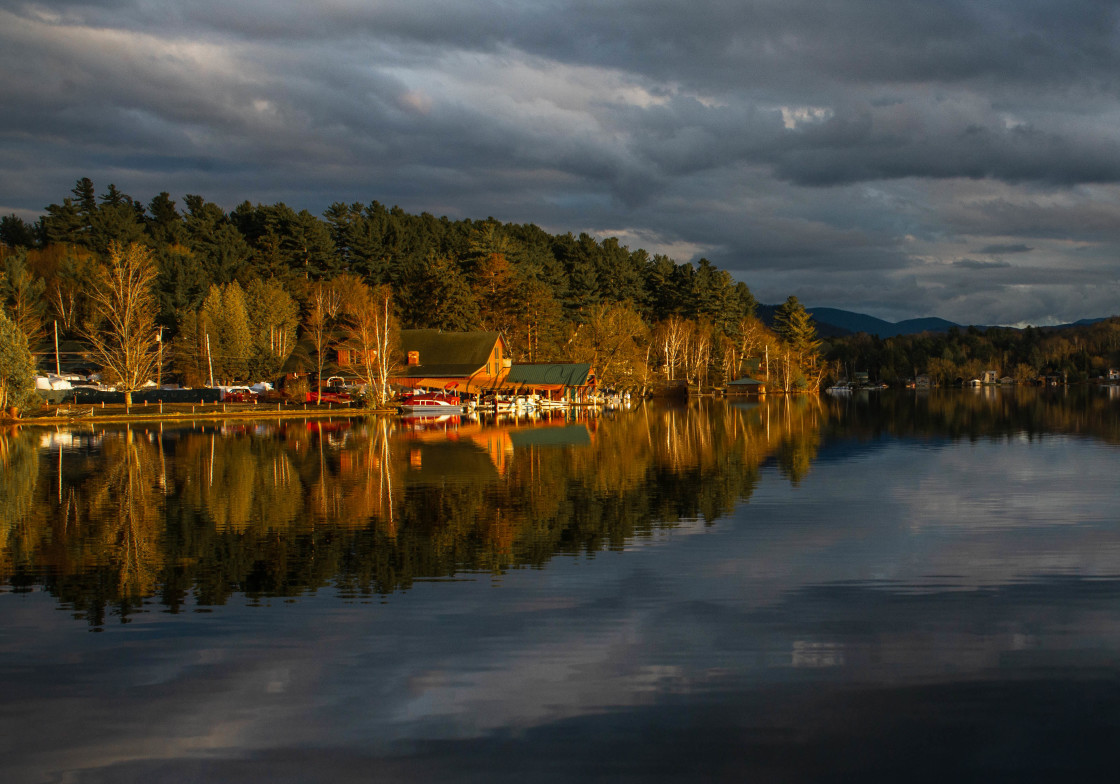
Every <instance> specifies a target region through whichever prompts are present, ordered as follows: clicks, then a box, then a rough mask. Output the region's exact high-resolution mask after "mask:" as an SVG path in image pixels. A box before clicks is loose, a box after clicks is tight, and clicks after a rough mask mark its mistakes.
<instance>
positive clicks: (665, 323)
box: [0, 178, 824, 391]
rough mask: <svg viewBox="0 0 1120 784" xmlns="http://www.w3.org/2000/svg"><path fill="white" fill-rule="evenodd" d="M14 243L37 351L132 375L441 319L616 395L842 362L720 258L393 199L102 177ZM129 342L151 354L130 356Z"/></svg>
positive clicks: (11, 297) (290, 360) (11, 309)
mask: <svg viewBox="0 0 1120 784" xmlns="http://www.w3.org/2000/svg"><path fill="white" fill-rule="evenodd" d="M0 242H2V246H0V254H2V256H3V268H2V277H0V287H2V292H0V293H2V295H3V300H4V304H5V308H4V310H5V316H6V318H7V319H8V320H10V321H11V322H12V323H13V324H15V325H16V326H17V328H18V331H19V332H20V333H22V334H23V335H24V336H25V337H26V339H27V345H28V349H29V350H30V351H31V353H32V354H34V355H37V356H39V357H46V356H49V355H50V354H51V353H52V350H53V346H52V343H51V341H52V339H53V338H54V332H55V330H56V329H57V332H58V335H59V337H60V339H61V340H62V341H63V342H64V343H67V344H68V345H69V346H70V347H71V348H74V347H75V344H76V346H77V350H81V351H83V352H85V354H86V355H87V356H88V357H90V359H91V361H94V362H95V363H96V364H97V365H98V366H99V367H100V368H101V369H102V370H103V371H105V373H104V375H106V376H108V377H109V378H111V379H112V380H115V381H117V382H118V383H121V384H123V385H125V386H128V385H129V383H131V382H130V381H129V379H128V376H129V374H133V375H136V374H140V375H143V374H144V373H145V372H147V373H149V375H150V376H151V377H152V378H153V379H154V378H155V376H157V375H162V376H163V378H165V379H170V378H172V377H173V378H175V379H176V380H178V381H179V382H180V383H183V384H185V385H191V386H196V385H199V384H203V383H211V381H213V382H214V383H217V382H218V381H226V382H230V381H238V382H241V381H249V380H267V379H272V378H275V377H277V376H278V375H279V374H281V373H283V372H285V371H291V370H297V369H298V370H313V371H317V374H321V373H322V372H323V371H324V369H328V368H329V365H330V362H331V360H332V357H333V349H335V348H338V347H340V346H344V345H345V346H349V347H354V348H358V349H359V351H358V352H357V354H356V355H357V356H373V355H375V354H377V353H378V352H377V351H376V349H377V348H378V347H380V348H381V352H380V355H381V356H383V357H387V356H388V355H389V354H390V353H391V351H387V350H385V349H387V348H388V349H391V345H390V343H391V338H392V335H393V334H394V331H395V330H396V329H399V328H433V327H434V328H440V329H443V330H446V331H463V330H490V331H495V332H498V333H500V334H501V335H502V337H503V338H504V340H505V341H506V344H507V346H508V349H509V352H508V355H509V356H510V357H511V358H512V359H513V360H514V361H515V362H549V361H580V362H591V363H592V365H594V367H595V368H596V371H597V375H598V379H599V381H600V383H601V384H605V385H607V386H611V387H615V388H628V389H639V390H648V389H650V388H652V387H654V386H656V385H658V384H662V383H667V382H671V383H674V384H683V385H688V386H690V387H692V388H696V389H699V388H705V387H710V386H713V385H721V384H724V383H726V382H727V381H731V380H733V379H735V378H737V377H739V376H740V375H742V374H744V373H746V372H748V371H751V370H753V371H754V372H756V373H760V374H763V375H766V376H768V377H771V378H772V379H773V383H774V384H775V385H776V386H779V387H781V388H784V389H787V390H791V391H792V390H793V389H798V388H810V387H813V386H815V385H817V384H819V382H820V378H821V377H822V375H823V372H824V365H823V363H821V362H819V360H818V357H819V351H818V350H819V346H820V344H819V342H818V341H817V339H816V335H815V330H814V329H813V327H812V322H811V321H810V319H809V317H808V315H807V314H806V313H805V312H804V308H803V307H801V304H800V303H799V302H797V300H796V298H793V297H791V298H790V299H789V300H788V301H787V302H786V303H785V304H784V305H783V306H782V311H781V315H780V317H779V318H778V319H777V320H776V322H775V325H774V326H775V328H774V329H773V330H772V329H770V328H769V327H768V326H767V325H765V324H763V323H762V322H761V321H759V320H758V319H757V318H756V317H755V306H756V302H755V299H754V297H753V296H752V294H751V292H750V289H749V288H748V286H747V285H746V284H745V283H742V282H736V281H735V280H734V279H733V278H732V277H731V275H730V274H729V273H728V272H727V271H726V270H721V269H719V268H717V267H716V266H715V265H713V264H712V263H711V262H710V261H709V260H707V259H700V260H699V261H698V262H697V263H695V264H693V263H678V262H676V261H675V260H674V259H672V258H670V257H668V256H665V255H663V254H650V253H648V252H647V251H645V250H642V249H637V250H631V249H630V248H629V247H627V246H625V245H623V244H621V243H620V241H619V240H618V239H617V238H614V237H608V238H606V239H601V240H600V239H596V238H594V237H591V236H590V235H588V234H585V233H583V234H579V235H578V236H574V235H573V234H571V233H567V234H561V235H554V234H549V233H548V232H546V231H544V230H543V229H541V228H540V227H538V226H536V225H533V224H513V223H501V222H499V221H497V220H495V219H494V218H487V219H485V220H469V219H464V220H450V219H448V218H446V217H440V218H436V217H435V216H433V215H431V214H428V213H421V214H420V215H411V214H408V213H406V212H404V211H403V210H402V209H400V208H399V207H392V208H387V207H385V206H384V205H382V204H380V203H379V202H377V201H373V202H370V203H369V204H361V203H353V204H345V203H341V202H336V203H334V204H331V205H330V206H329V207H328V208H327V209H326V210H325V211H324V212H323V214H322V215H321V216H316V215H314V214H312V213H310V212H309V211H307V210H300V211H297V210H295V209H293V208H291V207H288V206H287V205H285V204H283V203H278V204H273V205H262V204H251V203H249V202H244V203H242V204H240V205H238V206H237V207H236V208H234V209H233V210H231V211H228V212H227V211H225V210H223V209H222V208H221V207H219V206H218V205H216V204H214V203H212V202H209V201H207V200H206V199H204V198H203V197H202V196H198V195H193V194H188V195H187V196H186V197H185V198H184V199H183V208H180V206H179V205H178V204H177V203H176V201H174V200H173V199H172V198H171V196H170V194H169V193H167V192H163V193H160V194H159V195H158V196H156V197H155V198H153V199H152V200H151V201H150V202H148V203H147V204H143V203H142V202H140V201H138V200H136V199H134V198H132V197H131V196H129V195H128V194H126V193H123V192H121V191H120V190H119V189H117V188H116V186H114V185H109V187H108V189H107V190H106V191H105V192H104V193H102V194H100V195H97V193H96V188H95V186H94V184H93V182H92V181H90V180H89V179H88V178H83V179H80V180H78V182H77V183H76V184H75V186H74V188H73V189H72V191H71V193H70V195H69V196H67V197H66V198H63V199H62V201H61V202H60V203H53V204H50V205H48V206H47V208H46V211H45V214H44V215H43V216H42V217H41V218H40V219H39V220H38V221H37V222H35V223H34V224H28V223H26V222H25V221H23V220H22V219H20V218H19V217H17V216H14V215H9V216H7V217H4V218H3V219H0ZM126 275H134V276H138V279H139V281H140V282H137V283H135V285H134V286H133V289H135V290H137V291H141V292H143V294H144V296H143V297H141V298H140V299H139V300H136V301H134V302H133V301H131V300H130V299H129V297H130V295H131V294H132V293H133V291H131V290H128V289H126V288H122V283H121V281H122V276H126ZM133 305H135V306H137V307H133ZM118 311H120V312H119V313H118ZM126 314H128V315H130V316H135V317H136V318H135V319H134V321H133V322H127V323H126V322H122V321H120V319H121V318H124V316H125V315H126ZM377 314H379V315H377ZM114 319H116V321H117V322H119V323H114ZM125 333H128V335H129V337H125ZM157 336H158V337H157ZM130 341H131V343H130ZM112 347H115V348H116V349H117V353H118V354H119V355H121V356H118V357H117V358H116V359H114V358H113V357H111V356H110V354H109V353H108V352H107V351H106V350H105V349H107V348H112ZM361 349H375V350H374V351H372V352H371V351H365V352H363V351H361ZM126 354H141V355H143V356H142V361H137V362H134V363H133V364H135V365H137V367H131V366H130V367H124V366H123V365H124V364H126V363H125V362H124V360H123V359H122V357H123V355H126ZM153 363H154V364H153ZM41 364H43V365H44V367H45V366H46V364H47V363H46V362H41ZM385 371H386V368H385V367H380V368H375V367H369V368H366V369H365V372H364V373H362V374H360V375H365V376H368V378H367V379H366V380H369V381H374V380H376V378H377V377H378V376H379V375H380V377H381V378H382V379H383V378H384V376H385ZM374 386H378V387H379V388H381V389H382V391H385V390H384V384H381V385H377V384H375V385H374Z"/></svg>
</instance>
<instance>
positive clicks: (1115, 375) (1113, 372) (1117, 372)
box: [1108, 368, 1120, 381]
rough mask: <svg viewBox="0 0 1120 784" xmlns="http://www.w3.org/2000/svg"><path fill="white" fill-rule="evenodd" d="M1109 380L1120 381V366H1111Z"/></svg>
mask: <svg viewBox="0 0 1120 784" xmlns="http://www.w3.org/2000/svg"><path fill="white" fill-rule="evenodd" d="M1108 380H1109V381H1120V368H1109V369H1108Z"/></svg>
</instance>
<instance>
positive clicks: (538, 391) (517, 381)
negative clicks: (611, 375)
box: [502, 362, 595, 403]
mask: <svg viewBox="0 0 1120 784" xmlns="http://www.w3.org/2000/svg"><path fill="white" fill-rule="evenodd" d="M502 386H503V388H504V389H506V390H509V391H512V392H513V393H514V394H517V395H524V394H530V395H537V396H539V397H541V398H544V399H546V400H551V401H553V402H561V401H566V402H568V403H582V402H585V401H586V399H587V398H588V397H589V396H590V395H591V394H592V393H593V392H594V391H595V373H594V372H593V371H592V370H591V365H590V364H588V363H586V362H571V363H540V364H527V365H513V366H512V367H511V368H510V369H509V374H508V375H507V376H506V377H505V380H504V382H503V383H502Z"/></svg>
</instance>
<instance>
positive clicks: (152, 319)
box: [82, 242, 159, 405]
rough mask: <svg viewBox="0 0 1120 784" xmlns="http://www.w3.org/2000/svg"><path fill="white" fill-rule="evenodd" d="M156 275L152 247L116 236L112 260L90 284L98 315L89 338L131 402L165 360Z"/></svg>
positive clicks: (87, 328)
mask: <svg viewBox="0 0 1120 784" xmlns="http://www.w3.org/2000/svg"><path fill="white" fill-rule="evenodd" d="M156 275H157V272H156V265H155V263H154V262H153V261H152V254H151V251H150V250H149V249H148V248H146V247H145V246H143V245H139V244H137V243H135V242H134V243H132V244H130V245H129V246H128V247H127V248H122V247H121V245H120V244H119V243H117V242H112V243H110V244H109V260H108V262H107V263H105V264H103V265H102V266H101V267H100V268H98V269H97V270H96V271H95V272H94V275H93V279H92V281H91V284H90V290H89V299H90V302H91V303H92V305H93V317H92V319H91V320H90V321H89V322H87V323H86V324H85V325H84V326H83V328H82V335H83V337H85V339H86V340H87V341H88V342H89V346H90V349H89V355H90V359H92V360H93V361H94V362H96V363H98V364H99V365H100V366H101V368H102V373H103V375H104V376H105V377H106V380H108V381H112V382H113V383H115V384H116V385H117V386H118V387H121V388H122V389H123V390H124V395H125V398H124V399H125V403H126V404H127V405H131V404H132V393H133V392H134V391H135V390H137V389H139V388H140V387H142V386H143V385H144V384H145V383H146V382H147V381H149V380H150V379H151V378H152V376H153V375H154V374H155V371H156V367H157V365H158V363H159V345H158V341H157V340H156V333H157V331H158V328H157V327H156V313H157V312H158V310H159V308H158V305H157V302H156V293H155V283H156Z"/></svg>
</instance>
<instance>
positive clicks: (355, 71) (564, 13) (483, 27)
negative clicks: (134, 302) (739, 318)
mask: <svg viewBox="0 0 1120 784" xmlns="http://www.w3.org/2000/svg"><path fill="white" fill-rule="evenodd" d="M0 69H2V73H3V77H4V78H3V79H2V80H0V106H3V111H2V112H0V212H2V213H3V214H7V213H11V212H15V213H16V214H18V215H20V216H21V217H24V218H25V219H34V218H36V217H37V216H38V215H39V214H40V213H41V212H42V210H43V208H44V207H45V206H46V205H47V204H49V203H51V202H56V201H60V200H61V199H62V198H63V197H64V196H66V195H68V193H69V189H70V188H71V187H72V186H73V184H74V181H75V180H77V179H78V178H79V177H82V176H89V177H91V178H92V179H93V180H94V182H95V184H96V185H97V187H98V191H99V192H101V191H103V190H104V189H105V187H106V186H107V185H108V184H109V183H110V182H112V183H115V184H116V185H117V186H118V187H119V188H121V189H122V190H124V191H125V192H127V193H129V194H131V195H132V196H134V197H136V198H138V199H141V200H143V201H147V200H149V199H150V198H151V197H152V196H154V195H155V194H156V193H158V192H159V191H162V190H167V191H169V192H171V194H172V195H173V196H174V197H175V198H177V199H179V200H180V204H181V199H182V196H183V195H184V194H186V193H199V194H201V195H203V196H205V197H207V198H208V199H210V200H212V201H215V202H218V203H219V204H221V205H222V206H223V207H226V208H227V209H229V208H232V207H234V206H236V204H238V203H239V202H241V201H243V200H246V199H248V200H250V201H253V202H262V203H272V202H276V201H284V202H286V203H288V204H290V205H292V206H295V207H299V208H307V209H309V210H311V211H312V212H315V213H321V212H322V211H323V210H324V209H325V208H326V207H327V206H328V205H329V204H330V203H331V202H334V201H347V202H351V201H361V202H369V201H372V200H374V199H376V200H378V201H381V202H383V203H386V204H390V205H392V204H399V205H400V206H401V207H403V208H405V209H406V210H408V211H410V212H420V211H428V212H431V213H433V214H436V215H447V216H449V217H451V218H460V217H465V218H484V217H487V216H494V217H496V218H498V219H500V220H503V221H515V222H525V221H532V222H535V223H537V224H539V225H541V226H542V227H544V228H545V229H547V230H549V231H552V232H558V233H563V232H567V231H572V232H580V231H587V232H589V233H592V234H595V235H598V236H610V235H614V236H618V237H619V238H620V239H622V240H623V242H625V243H626V244H629V245H630V246H631V247H632V248H637V247H644V248H646V249H649V250H651V251H659V252H666V253H669V254H670V255H672V256H673V257H674V258H676V259H677V260H678V261H687V260H690V259H695V258H698V257H699V256H707V257H708V258H710V259H712V260H713V261H714V262H716V263H717V264H719V265H720V266H722V267H724V268H727V269H729V270H731V271H732V272H733V274H734V275H735V276H736V277H737V278H738V279H740V280H743V281H746V282H747V284H748V285H750V286H751V288H752V290H753V291H754V292H755V294H756V296H757V297H758V298H759V299H760V300H761V301H763V302H778V301H780V300H782V299H784V298H785V297H786V296H788V295H789V294H796V295H797V296H798V297H799V298H800V299H801V300H802V301H803V302H805V303H806V304H809V305H814V306H832V307H841V308H846V309H850V310H857V311H860V312H864V313H869V314H872V315H875V316H879V317H881V318H887V319H889V320H898V319H902V318H908V317H914V316H926V315H936V316H941V317H944V318H949V319H952V320H954V321H959V322H965V323H1008V324H1016V323H1018V324H1021V323H1034V324H1048V323H1058V322H1063V321H1070V320H1075V319H1078V318H1084V317H1099V316H1107V315H1111V314H1116V313H1120V187H1118V184H1120V122H1118V120H1120V6H1117V5H1116V4H1114V3H1110V2H1103V1H1102V0H1063V1H1062V2H1055V1H1054V0H1045V1H1043V0H967V2H965V1H964V0H961V1H959V2H958V1H957V0H939V2H936V3H935V2H928V0H837V1H834V0H827V1H822V0H753V1H752V0H690V1H689V2H684V0H610V1H609V2H604V1H603V0H472V2H462V0H325V1H324V2H318V3H308V2H306V1H305V0H301V1H300V2H296V1H294V0H239V2H236V3H231V2H229V0H221V1H220V2H217V1H216V0H193V1H192V2H190V3H180V4H170V3H167V2H155V1H153V0H134V1H133V2H128V1H127V0H121V2H113V1H112V0H104V1H103V2H96V1H91V2H81V0H74V1H73V2H67V1H63V0H54V1H48V2H37V3H34V2H29V3H24V2H17V1H16V0H0Z"/></svg>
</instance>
